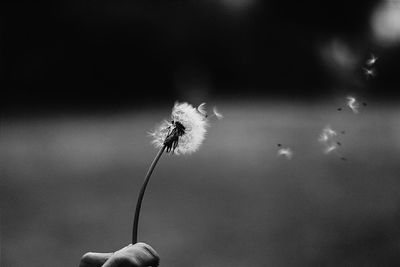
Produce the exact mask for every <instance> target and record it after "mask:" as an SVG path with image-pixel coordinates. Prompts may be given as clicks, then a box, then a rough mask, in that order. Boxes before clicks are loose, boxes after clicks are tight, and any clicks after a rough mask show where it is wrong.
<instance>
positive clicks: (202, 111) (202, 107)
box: [197, 103, 207, 117]
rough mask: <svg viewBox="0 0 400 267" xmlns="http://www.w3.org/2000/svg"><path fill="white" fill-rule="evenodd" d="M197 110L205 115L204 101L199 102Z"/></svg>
mask: <svg viewBox="0 0 400 267" xmlns="http://www.w3.org/2000/svg"><path fill="white" fill-rule="evenodd" d="M197 111H198V112H200V114H202V115H204V116H205V117H207V111H206V103H201V104H200V105H199V106H198V107H197Z"/></svg>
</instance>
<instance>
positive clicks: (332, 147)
mask: <svg viewBox="0 0 400 267" xmlns="http://www.w3.org/2000/svg"><path fill="white" fill-rule="evenodd" d="M336 148H338V147H337V145H336V144H330V145H328V146H327V147H325V150H324V153H325V154H329V153H331V152H332V151H334V150H335V149H336Z"/></svg>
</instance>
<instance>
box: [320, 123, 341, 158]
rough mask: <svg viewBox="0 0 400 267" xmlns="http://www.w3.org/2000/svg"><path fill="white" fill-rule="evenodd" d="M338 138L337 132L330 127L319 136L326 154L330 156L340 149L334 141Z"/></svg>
mask: <svg viewBox="0 0 400 267" xmlns="http://www.w3.org/2000/svg"><path fill="white" fill-rule="evenodd" d="M335 136H337V132H336V131H334V130H333V129H332V128H331V127H330V126H326V127H325V128H324V129H323V130H322V133H321V134H320V136H319V139H318V140H319V142H320V143H321V144H323V146H324V153H325V154H329V153H330V152H332V151H333V150H335V149H336V148H337V147H338V144H337V143H336V142H335V141H334V140H333V138H334V137H335Z"/></svg>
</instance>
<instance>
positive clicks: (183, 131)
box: [151, 102, 208, 155]
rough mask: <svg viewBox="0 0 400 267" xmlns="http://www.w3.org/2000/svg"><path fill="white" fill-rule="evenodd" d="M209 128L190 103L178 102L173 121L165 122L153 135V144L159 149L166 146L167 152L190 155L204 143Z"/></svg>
mask: <svg viewBox="0 0 400 267" xmlns="http://www.w3.org/2000/svg"><path fill="white" fill-rule="evenodd" d="M202 107H204V105H203V106H202ZM200 110H203V109H202V108H201V109H200ZM207 126H208V122H207V119H206V117H205V116H203V115H202V114H201V113H200V112H199V111H198V109H196V108H194V107H193V106H192V105H190V104H188V103H178V102H176V103H175V105H174V107H173V109H172V114H171V121H170V122H169V121H164V122H163V123H161V125H160V126H158V127H157V129H156V130H155V131H154V132H152V133H151V136H152V137H153V141H152V143H153V144H154V145H155V146H156V147H157V148H161V147H163V146H166V151H167V152H171V151H172V152H173V153H175V154H177V155H179V154H190V153H193V152H195V151H197V150H198V149H199V147H200V145H201V144H202V143H203V141H204V138H205V135H206V132H207Z"/></svg>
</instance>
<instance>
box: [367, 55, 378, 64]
mask: <svg viewBox="0 0 400 267" xmlns="http://www.w3.org/2000/svg"><path fill="white" fill-rule="evenodd" d="M377 60H378V57H375V56H374V54H371V57H370V58H369V59H368V60H367V62H366V63H367V65H368V66H372V65H374V64H375V62H376V61H377Z"/></svg>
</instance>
